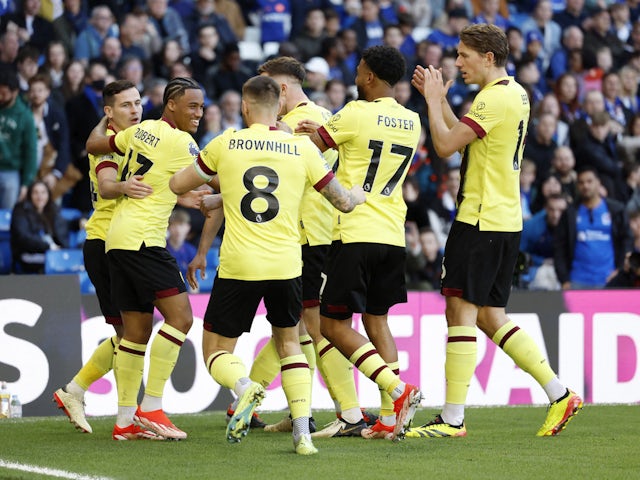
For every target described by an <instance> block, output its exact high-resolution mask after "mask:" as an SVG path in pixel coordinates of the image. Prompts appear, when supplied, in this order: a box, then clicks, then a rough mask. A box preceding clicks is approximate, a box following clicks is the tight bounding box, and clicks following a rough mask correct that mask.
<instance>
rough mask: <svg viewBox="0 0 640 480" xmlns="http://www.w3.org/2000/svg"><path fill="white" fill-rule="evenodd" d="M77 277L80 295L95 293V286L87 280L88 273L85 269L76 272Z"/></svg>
mask: <svg viewBox="0 0 640 480" xmlns="http://www.w3.org/2000/svg"><path fill="white" fill-rule="evenodd" d="M78 278H79V279H80V293H81V294H82V295H91V294H95V293H96V288H95V287H94V286H93V283H91V280H89V274H88V273H87V272H86V271H84V270H83V271H81V272H80V273H78Z"/></svg>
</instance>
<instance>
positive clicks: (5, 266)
mask: <svg viewBox="0 0 640 480" xmlns="http://www.w3.org/2000/svg"><path fill="white" fill-rule="evenodd" d="M12 263H13V259H12V257H11V243H10V242H9V240H0V275H6V274H8V273H11V264H12Z"/></svg>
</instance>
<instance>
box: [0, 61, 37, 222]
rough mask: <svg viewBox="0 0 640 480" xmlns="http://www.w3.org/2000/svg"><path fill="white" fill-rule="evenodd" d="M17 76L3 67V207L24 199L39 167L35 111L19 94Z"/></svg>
mask: <svg viewBox="0 0 640 480" xmlns="http://www.w3.org/2000/svg"><path fill="white" fill-rule="evenodd" d="M18 92H19V88H18V77H17V75H16V73H15V72H14V71H13V70H11V69H6V70H0V152H2V154H1V155H0V208H3V209H11V208H13V206H14V205H15V203H16V202H17V201H18V200H22V199H24V197H25V195H26V192H27V185H30V184H31V182H32V181H33V179H34V178H35V176H36V173H37V171H38V164H37V155H36V143H37V135H36V129H35V124H34V122H33V115H32V114H31V111H30V110H29V108H28V107H27V106H26V105H25V103H24V102H23V101H22V100H21V99H20V98H19V96H18Z"/></svg>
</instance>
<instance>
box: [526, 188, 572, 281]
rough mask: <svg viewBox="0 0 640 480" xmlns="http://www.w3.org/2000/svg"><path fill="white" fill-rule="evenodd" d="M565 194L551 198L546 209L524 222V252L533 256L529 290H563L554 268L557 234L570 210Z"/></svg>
mask: <svg viewBox="0 0 640 480" xmlns="http://www.w3.org/2000/svg"><path fill="white" fill-rule="evenodd" d="M567 206H568V202H567V198H566V197H565V196H564V195H563V194H558V193H555V194H553V195H549V197H547V199H546V201H545V205H544V209H543V210H540V211H539V212H538V213H536V214H535V215H533V216H532V217H531V218H530V219H528V220H526V221H525V222H524V225H523V228H522V237H521V238H520V251H522V252H525V253H527V254H528V255H529V258H530V261H531V263H530V265H529V272H528V275H527V276H528V278H529V285H528V287H529V289H530V290H560V282H559V281H558V277H557V275H556V272H555V267H554V264H553V256H554V253H553V248H554V234H555V231H556V227H557V226H558V223H559V222H560V217H561V216H562V213H563V212H564V211H565V210H566V209H567Z"/></svg>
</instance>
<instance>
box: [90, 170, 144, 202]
mask: <svg viewBox="0 0 640 480" xmlns="http://www.w3.org/2000/svg"><path fill="white" fill-rule="evenodd" d="M117 175H118V172H117V170H116V169H115V168H111V167H105V168H101V169H100V170H98V172H97V177H98V192H100V196H101V197H102V198H118V197H121V196H122V195H126V196H127V197H129V198H136V199H140V198H144V197H146V196H148V195H151V194H152V193H153V188H151V187H150V186H149V185H147V184H146V183H144V182H143V181H142V180H143V178H144V177H142V176H141V175H132V176H131V177H129V178H128V179H127V180H126V181H124V182H121V181H119V180H118V177H117Z"/></svg>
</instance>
